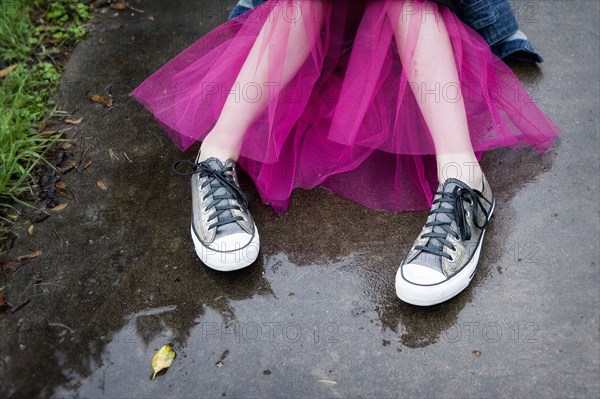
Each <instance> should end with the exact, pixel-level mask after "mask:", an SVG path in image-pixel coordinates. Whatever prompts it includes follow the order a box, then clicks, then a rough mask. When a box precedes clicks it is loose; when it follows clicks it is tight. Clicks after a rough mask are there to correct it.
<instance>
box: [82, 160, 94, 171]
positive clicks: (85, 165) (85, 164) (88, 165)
mask: <svg viewBox="0 0 600 399" xmlns="http://www.w3.org/2000/svg"><path fill="white" fill-rule="evenodd" d="M91 164H92V160H91V159H87V160H86V161H85V162H84V163H83V169H84V170H85V169H87V168H89V167H90V165H91Z"/></svg>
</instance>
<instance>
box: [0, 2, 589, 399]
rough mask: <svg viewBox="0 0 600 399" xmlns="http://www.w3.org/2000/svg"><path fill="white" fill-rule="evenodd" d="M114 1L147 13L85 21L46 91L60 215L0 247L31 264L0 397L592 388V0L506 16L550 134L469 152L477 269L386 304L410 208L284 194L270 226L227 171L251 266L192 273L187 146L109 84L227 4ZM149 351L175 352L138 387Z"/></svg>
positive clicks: (204, 24) (1, 325) (566, 391)
mask: <svg viewBox="0 0 600 399" xmlns="http://www.w3.org/2000/svg"><path fill="white" fill-rule="evenodd" d="M130 3H131V4H132V5H134V6H135V7H136V8H139V9H143V10H144V11H145V12H144V13H139V12H132V11H127V12H119V13H118V16H113V15H112V14H113V13H114V12H115V11H114V10H110V12H108V13H105V14H102V15H101V16H99V17H98V18H97V19H96V20H95V21H94V22H93V23H92V26H91V30H92V33H91V34H90V36H89V38H88V39H87V40H85V41H83V42H82V43H81V44H80V45H79V46H78V47H77V48H76V50H75V52H74V54H73V57H72V59H71V61H70V63H69V65H68V69H67V71H66V74H65V76H64V79H63V82H62V85H61V89H60V101H61V103H62V104H63V109H67V110H73V111H74V114H75V116H78V117H83V118H84V119H83V122H82V124H81V125H79V126H77V127H76V128H75V129H74V135H75V136H76V138H77V140H78V141H77V146H76V151H75V153H76V154H81V153H82V152H85V157H86V158H89V159H91V160H92V161H93V163H92V164H91V165H90V166H89V168H88V169H87V170H86V171H81V172H71V173H69V174H67V175H66V176H65V180H66V182H67V183H68V185H69V186H70V187H71V189H72V194H73V195H71V196H69V197H68V198H66V202H68V203H69V206H68V207H67V208H66V209H64V210H63V211H60V212H59V213H58V214H56V215H54V216H52V217H51V218H50V219H48V220H47V221H45V222H43V223H40V224H37V225H36V227H35V230H34V234H33V236H32V237H29V236H27V234H26V233H24V229H26V227H27V226H23V232H22V238H21V239H19V240H18V241H17V244H16V248H15V249H14V250H13V254H15V255H20V254H24V253H29V252H31V251H32V250H35V249H40V250H42V251H43V255H42V256H41V257H39V258H37V259H35V260H33V261H32V262H30V263H28V264H27V265H25V266H23V267H21V268H20V269H19V270H18V271H17V272H15V273H14V274H13V275H11V276H10V279H9V280H6V279H4V280H0V281H1V283H0V286H2V285H6V284H7V287H6V288H5V289H4V291H3V292H4V293H5V294H6V296H7V298H9V299H11V300H12V302H13V303H19V302H25V301H26V300H30V302H29V303H27V305H26V306H24V307H23V308H22V309H20V310H18V311H17V312H15V313H9V312H5V313H3V314H1V315H0V333H1V337H2V339H1V341H0V350H1V351H0V396H2V397H14V398H21V397H35V396H40V397H107V398H121V397H123V398H124V397H127V398H132V397H135V398H158V397H265V396H302V397H405V396H410V397H438V396H443V397H499V396H502V397H515V396H535V397H598V396H599V395H600V387H599V378H598V377H599V375H600V369H599V363H600V346H599V309H600V306H599V305H600V303H599V302H600V291H599V287H600V284H599V283H600V281H599V280H600V278H599V276H600V274H599V269H598V262H599V249H598V240H599V234H600V233H599V230H600V229H599V205H598V204H599V191H598V178H599V159H598V154H599V151H598V150H599V144H598V126H599V125H598V121H599V115H598V113H599V100H598V98H599V96H598V94H599V87H598V76H599V73H600V71H599V64H598V54H599V49H598V46H599V45H598V43H599V32H598V18H599V14H600V12H599V9H600V6H599V4H600V3H598V2H596V1H571V0H569V1H537V2H527V3H528V4H525V2H517V3H516V5H517V7H518V11H519V10H520V13H519V19H520V22H521V26H522V28H523V29H524V30H525V31H526V32H527V33H528V35H529V36H530V39H531V40H532V41H533V43H534V44H535V45H536V47H537V48H538V50H539V51H540V52H541V53H542V54H543V56H544V57H545V59H546V63H544V64H543V65H542V66H541V67H536V66H532V65H525V64H520V63H513V64H512V66H513V67H514V69H515V71H516V72H517V74H518V75H519V77H520V78H521V79H522V81H523V82H524V83H525V84H526V87H527V88H528V90H530V92H531V93H532V95H533V98H534V100H535V101H536V102H537V103H538V104H539V106H540V107H541V108H542V109H543V110H544V111H545V112H546V113H547V114H548V115H550V117H552V118H553V119H554V120H555V121H556V122H557V123H558V124H559V125H560V126H561V127H562V128H563V130H564V133H563V135H562V137H561V139H560V140H559V141H558V142H557V143H556V146H555V147H554V148H553V149H552V150H551V151H550V152H549V153H547V154H545V155H543V156H541V155H539V154H537V153H535V152H534V151H530V150H518V151H507V150H500V151H494V152H490V153H487V154H486V155H485V157H484V170H485V171H486V173H487V175H488V178H489V180H490V182H491V184H492V185H493V187H494V190H495V193H496V195H497V200H498V206H497V207H496V213H495V216H494V219H493V222H492V224H491V226H490V228H489V230H488V233H487V234H486V240H485V245H484V250H483V252H482V257H481V261H480V265H479V268H478V271H477V273H476V275H475V278H474V280H473V282H472V284H471V285H470V287H469V288H468V289H467V290H466V291H465V292H463V293H462V294H461V295H459V296H458V297H456V298H454V299H453V300H451V301H449V302H447V303H444V304H442V305H439V306H436V307H432V308H417V307H413V306H409V305H406V304H403V303H401V302H399V300H397V299H396V297H395V293H394V285H393V281H394V275H395V272H396V269H397V267H398V264H399V261H400V259H401V257H402V256H403V255H404V254H405V253H406V251H407V250H408V248H409V247H410V245H411V243H412V241H413V239H414V238H415V236H416V235H417V233H418V232H419V231H420V229H421V227H422V224H423V223H424V220H425V216H426V214H425V213H403V214H392V213H384V212H376V211H372V210H369V209H366V208H363V207H361V206H359V205H356V204H354V203H351V202H349V201H346V200H344V199H341V198H339V197H337V196H335V195H333V194H331V193H329V192H327V191H325V190H323V189H315V190H311V191H301V190H300V191H297V192H295V194H294V196H293V199H292V203H291V207H290V211H289V213H288V214H286V215H284V216H278V215H276V214H275V213H274V212H273V211H272V210H271V209H270V208H269V207H268V206H266V205H263V204H260V203H259V200H258V195H257V193H256V191H255V190H254V189H253V187H252V185H251V182H250V181H249V179H248V178H246V177H245V176H242V186H243V187H244V189H245V190H246V191H247V192H248V193H249V195H250V197H251V200H252V202H253V209H254V217H255V220H256V223H257V225H258V226H259V228H260V232H261V241H262V248H261V255H260V257H259V260H258V261H257V263H256V264H254V265H253V266H252V267H250V268H248V269H246V270H243V271H240V272H235V273H229V274H223V273H218V272H215V271H212V270H209V269H208V268H206V267H203V266H202V265H201V264H200V262H199V261H198V260H197V258H196V256H195V253H194V250H193V246H192V243H191V241H190V239H189V237H188V231H189V230H188V229H189V217H190V210H189V203H190V193H189V188H188V181H187V179H185V178H182V177H180V176H177V175H175V174H174V173H173V172H172V171H171V165H172V163H173V162H174V161H175V160H177V159H180V158H182V157H188V158H191V157H193V154H194V151H195V150H197V147H194V148H193V149H191V150H190V151H189V153H187V154H185V155H182V154H181V153H180V152H179V151H178V150H177V149H176V148H175V146H174V145H172V144H171V143H170V142H169V140H168V139H167V137H166V136H165V135H164V134H163V133H162V130H161V128H160V127H159V126H158V124H157V123H156V122H155V121H154V120H153V118H152V116H151V115H150V114H149V113H148V112H147V111H146V110H144V109H143V108H142V107H141V106H140V105H139V104H138V103H136V102H135V101H134V100H133V99H132V98H131V97H129V95H128V93H129V92H130V91H131V90H132V89H133V88H134V87H136V86H137V85H138V84H139V83H140V82H141V81H142V80H143V79H144V78H145V77H147V76H148V75H149V74H150V73H151V72H153V71H155V70H156V69H157V68H158V67H159V66H161V65H162V64H163V63H164V62H166V61H167V60H169V59H170V58H171V57H173V56H174V55H176V54H177V53H178V52H179V51H181V50H182V49H184V48H185V47H186V46H187V45H189V44H191V43H192V42H193V41H194V40H195V39H197V38H198V37H200V36H201V35H202V34H203V33H205V32H207V31H208V30H210V29H211V28H213V27H215V26H216V25H217V24H219V23H220V22H221V21H223V20H224V19H225V17H226V15H227V12H228V10H227V8H228V7H231V5H232V3H233V2H232V1H226V2H223V3H220V2H205V1H190V0H185V1H184V0H177V1H169V2H164V1H159V0H148V1H140V2H130ZM531 7H534V8H531ZM149 16H153V17H154V20H152V19H149V18H148V17H149ZM90 93H112V94H113V96H114V107H113V108H112V109H108V108H103V107H102V106H100V105H98V104H94V103H92V102H90V101H88V100H87V95H88V94H90ZM98 179H103V180H104V181H105V182H106V184H107V186H108V189H107V190H102V189H100V188H99V187H98V186H97V184H96V182H97V180H98ZM166 343H172V344H173V347H174V349H175V350H176V352H177V358H176V359H175V361H174V363H173V366H172V367H171V368H170V369H169V370H168V371H167V372H166V373H165V374H163V375H160V376H159V377H157V378H156V379H155V380H150V376H151V374H152V371H151V367H150V360H151V358H152V356H153V354H154V353H155V352H156V351H157V350H158V349H159V348H160V347H161V346H162V345H164V344H166Z"/></svg>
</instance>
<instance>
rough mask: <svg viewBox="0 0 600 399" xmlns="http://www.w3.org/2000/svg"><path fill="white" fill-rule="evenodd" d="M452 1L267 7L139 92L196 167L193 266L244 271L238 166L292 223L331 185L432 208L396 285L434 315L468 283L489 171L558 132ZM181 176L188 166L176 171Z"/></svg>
mask: <svg viewBox="0 0 600 399" xmlns="http://www.w3.org/2000/svg"><path fill="white" fill-rule="evenodd" d="M453 6H454V2H453V1H452V0H436V1H429V0H387V1H384V0H373V1H343V0H269V1H267V2H266V3H264V4H262V5H261V6H259V7H257V8H255V9H254V10H252V11H250V12H248V13H246V14H244V15H242V16H240V17H237V18H235V19H233V20H231V21H229V22H227V23H225V24H223V25H221V26H219V27H218V28H217V29H215V30H213V31H212V32H210V33H209V34H207V35H206V36H204V37H203V38H201V39H200V40H198V41H197V42H196V43H194V44H193V45H192V46H190V47H189V48H187V49H186V50H184V51H183V52H182V53H181V54H180V55H178V56H177V57H175V58H174V59H173V60H171V61H170V62H169V63H168V64H166V65H165V66H163V67H162V68H161V69H160V70H159V71H157V72H156V73H155V74H153V75H152V76H151V77H149V78H148V79H147V80H146V81H144V82H143V83H142V84H141V85H140V86H139V87H138V88H136V89H135V90H134V92H133V93H132V94H133V95H134V96H135V97H136V98H137V99H138V100H139V101H140V102H141V103H142V104H144V105H145V106H146V107H147V108H148V109H149V110H150V111H151V112H152V113H153V114H154V115H155V116H156V118H157V119H158V121H159V122H160V123H161V124H162V125H163V126H164V128H165V130H166V131H167V133H168V134H169V135H170V137H171V138H172V139H173V141H174V142H175V143H176V144H177V145H178V146H179V147H180V148H181V149H182V150H185V149H187V148H188V147H189V146H190V145H191V144H193V143H194V142H196V141H198V140H201V141H202V146H201V148H200V152H199V153H198V156H197V158H196V161H195V162H193V163H191V162H190V164H191V171H190V172H189V173H190V174H191V182H192V209H193V212H192V215H193V217H192V224H191V234H192V239H193V241H194V245H195V248H196V252H197V254H198V256H199V257H200V259H201V260H202V262H203V263H205V264H206V265H207V266H209V267H211V268H213V269H216V270H222V271H229V270H237V269H240V268H243V267H246V266H248V265H250V264H251V263H252V262H254V261H255V260H256V258H257V256H258V251H259V234H258V231H257V228H256V225H255V223H254V221H253V219H252V216H251V214H250V211H249V203H248V200H247V199H246V196H245V195H244V193H243V192H242V191H241V190H240V188H239V185H238V182H237V178H236V171H235V166H236V163H239V164H240V165H241V167H242V168H244V170H245V171H246V172H247V173H248V174H249V175H250V176H251V177H252V179H253V181H254V183H255V185H256V187H257V189H258V192H259V193H260V195H261V198H262V199H263V200H264V201H265V202H267V203H269V204H271V205H272V206H273V208H274V209H275V210H276V211H279V212H284V211H286V210H287V206H288V202H289V198H290V195H291V192H292V190H293V189H294V188H297V187H301V188H312V187H315V186H318V185H320V186H322V187H326V188H328V189H330V190H331V191H333V192H336V193H338V194H339V195H342V196H344V197H346V198H349V199H351V200H354V201H356V202H359V203H361V204H363V205H365V206H368V207H370V208H373V209H379V210H388V211H405V210H422V209H427V208H430V209H431V210H430V212H429V216H428V218H427V221H426V223H425V226H424V228H423V231H422V233H421V234H420V235H419V236H418V237H417V239H416V241H415V243H414V245H413V247H412V248H411V249H410V251H409V252H408V255H407V256H406V258H405V259H404V260H403V261H402V262H399V263H400V267H399V269H398V273H397V275H396V292H397V294H398V296H399V298H400V299H402V300H403V301H406V302H409V303H412V304H415V305H423V306H426V305H433V304H437V303H440V302H443V301H445V300H447V299H449V298H451V297H453V296H455V295H457V294H458V293H459V292H461V291H462V290H463V289H464V288H466V286H467V285H468V284H469V282H470V281H471V278H472V277H473V274H474V271H475V267H476V266H477V262H478V259H479V253H480V250H481V245H482V241H483V236H484V233H485V229H486V226H487V224H488V222H489V219H490V217H491V215H492V212H493V210H494V206H495V201H494V197H493V194H492V191H491V188H490V185H489V184H488V182H487V180H486V178H485V175H484V174H483V172H482V170H481V168H480V166H479V159H480V156H481V154H482V152H483V151H485V150H489V149H492V148H497V147H503V146H510V147H516V146H521V145H529V146H534V147H535V148H536V149H538V150H539V151H542V152H543V151H545V150H547V149H548V148H549V147H550V146H551V144H552V142H553V140H554V139H555V137H556V136H557V134H558V128H557V126H556V125H554V124H553V123H552V122H551V121H550V120H549V119H548V118H547V117H546V116H545V115H544V114H543V113H542V112H541V111H540V110H539V109H538V108H537V107H536V106H535V104H534V103H533V102H532V100H531V99H530V98H529V96H528V95H527V93H526V92H525V90H524V89H523V87H522V86H521V85H520V84H519V82H518V80H517V78H516V77H515V76H514V74H513V73H512V72H511V71H510V69H509V68H508V67H507V66H506V65H505V64H503V63H502V62H501V61H500V60H499V59H498V58H497V57H496V56H494V55H493V54H492V53H491V51H490V49H489V47H488V45H487V43H486V42H485V41H484V40H483V39H482V38H481V37H480V36H479V35H478V34H477V33H476V32H475V31H473V30H472V29H471V28H469V27H467V26H466V25H465V24H463V23H462V22H461V21H460V20H458V18H457V17H456V15H455V14H454V13H453V11H452V9H453ZM176 166H178V165H176Z"/></svg>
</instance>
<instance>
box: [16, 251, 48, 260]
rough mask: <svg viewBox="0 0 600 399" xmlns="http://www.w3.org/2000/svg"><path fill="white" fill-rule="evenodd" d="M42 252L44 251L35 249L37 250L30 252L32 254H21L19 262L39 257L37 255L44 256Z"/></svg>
mask: <svg viewBox="0 0 600 399" xmlns="http://www.w3.org/2000/svg"><path fill="white" fill-rule="evenodd" d="M42 254H43V252H42V251H35V252H32V253H30V254H26V255H21V256H19V257H18V258H17V260H18V261H19V262H24V261H27V260H31V259H33V258H37V257H39V256H42Z"/></svg>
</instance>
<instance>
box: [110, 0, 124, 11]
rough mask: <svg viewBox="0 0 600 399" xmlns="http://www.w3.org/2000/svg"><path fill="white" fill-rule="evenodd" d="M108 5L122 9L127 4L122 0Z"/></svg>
mask: <svg viewBox="0 0 600 399" xmlns="http://www.w3.org/2000/svg"><path fill="white" fill-rule="evenodd" d="M110 7H111V8H114V9H115V10H119V11H123V10H126V9H127V7H128V5H127V3H125V2H124V1H117V2H116V3H112V4H111V5H110Z"/></svg>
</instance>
